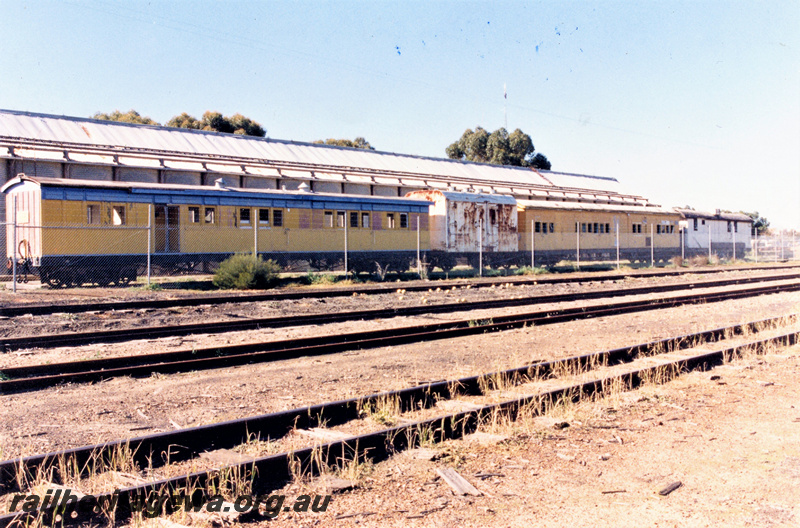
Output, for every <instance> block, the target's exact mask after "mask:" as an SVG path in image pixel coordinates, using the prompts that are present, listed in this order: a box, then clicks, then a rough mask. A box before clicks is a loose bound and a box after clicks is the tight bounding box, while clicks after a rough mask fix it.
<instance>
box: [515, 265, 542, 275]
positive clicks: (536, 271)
mask: <svg viewBox="0 0 800 528" xmlns="http://www.w3.org/2000/svg"><path fill="white" fill-rule="evenodd" d="M543 273H547V269H546V268H540V267H536V268H532V267H530V266H522V267H521V268H518V269H517V271H515V272H514V275H541V274H543Z"/></svg>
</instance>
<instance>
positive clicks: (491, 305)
mask: <svg viewBox="0 0 800 528" xmlns="http://www.w3.org/2000/svg"><path fill="white" fill-rule="evenodd" d="M797 278H800V273H795V274H783V275H770V276H759V277H741V278H735V279H722V280H711V281H693V282H691V283H679V284H664V285H657V286H643V287H638V288H619V289H614V290H603V291H590V292H579V293H568V294H554V295H536V296H530V297H522V298H519V297H518V298H508V299H494V300H489V301H474V302H462V303H446V304H426V305H423V306H411V307H402V308H384V309H377V310H358V311H350V312H339V313H319V314H309V315H288V316H281V317H264V318H256V319H245V320H237V321H218V322H203V323H196V324H179V325H162V326H149V327H139V328H129V329H119V330H102V331H97V330H92V331H88V332H66V333H59V334H50V335H47V334H45V335H37V336H33V337H6V338H0V351H2V352H9V351H12V350H19V349H26V348H53V347H65V346H81V345H88V344H95V343H115V342H123V341H132V340H135V339H158V338H165V337H178V336H186V335H192V334H198V333H202V334H219V333H226V332H239V331H246V330H258V329H263V328H284V327H292V326H304V325H322V324H330V323H338V322H345V321H367V320H374V319H387V318H390V317H409V316H414V315H422V314H434V313H453V312H465V311H471V310H486V309H496V308H510V307H514V306H531V305H535V304H549V303H562V302H573V301H583V300H590V299H605V298H608V299H611V298H616V297H623V296H630V295H646V294H653V293H667V292H673V291H680V290H690V289H700V288H712V287H723V286H733V285H739V284H751V283H758V282H771V281H780V280H790V279H797Z"/></svg>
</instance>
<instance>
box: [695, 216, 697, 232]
mask: <svg viewBox="0 0 800 528" xmlns="http://www.w3.org/2000/svg"><path fill="white" fill-rule="evenodd" d="M694 230H695V231H697V218H695V219H694Z"/></svg>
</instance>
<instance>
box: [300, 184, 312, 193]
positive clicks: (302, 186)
mask: <svg viewBox="0 0 800 528" xmlns="http://www.w3.org/2000/svg"><path fill="white" fill-rule="evenodd" d="M297 190H298V191H300V192H311V187H309V186H308V184H307V183H306V182H302V183H301V184H300V185H298V186H297Z"/></svg>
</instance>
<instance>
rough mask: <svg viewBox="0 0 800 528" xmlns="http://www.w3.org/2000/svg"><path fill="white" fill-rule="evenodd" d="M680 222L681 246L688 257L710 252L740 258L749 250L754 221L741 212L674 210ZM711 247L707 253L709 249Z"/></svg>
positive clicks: (725, 256)
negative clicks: (681, 232) (681, 227)
mask: <svg viewBox="0 0 800 528" xmlns="http://www.w3.org/2000/svg"><path fill="white" fill-rule="evenodd" d="M675 210H676V211H677V212H678V213H680V215H681V218H682V219H683V243H684V247H685V249H686V254H687V255H707V254H709V253H711V254H714V255H717V256H720V257H724V258H742V257H744V255H745V252H747V251H750V248H751V244H750V240H751V237H752V229H753V219H752V218H750V217H749V216H747V215H746V214H744V213H727V212H722V211H720V210H719V209H717V210H716V211H715V212H713V213H708V212H704V211H695V210H694V209H683V208H678V207H676V208H675ZM709 248H710V250H709Z"/></svg>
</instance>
